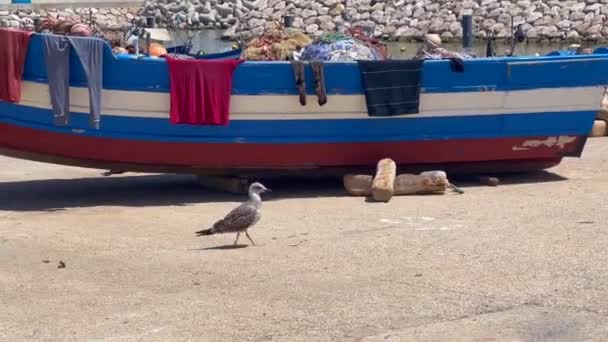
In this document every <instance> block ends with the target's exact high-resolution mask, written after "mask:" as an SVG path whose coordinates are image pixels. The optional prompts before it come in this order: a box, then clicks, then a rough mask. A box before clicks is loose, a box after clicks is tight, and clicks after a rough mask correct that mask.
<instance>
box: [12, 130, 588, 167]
mask: <svg viewBox="0 0 608 342" xmlns="http://www.w3.org/2000/svg"><path fill="white" fill-rule="evenodd" d="M562 139H564V140H562ZM584 143H585V138H584V137H580V136H579V137H574V136H573V137H562V138H560V139H559V140H558V137H542V136H541V137H526V138H493V139H462V140H434V141H405V142H376V143H318V144H310V143H307V144H223V143H186V142H184V143H181V142H157V141H141V140H126V139H109V138H99V137H90V136H79V135H75V134H63V133H56V132H48V131H44V130H36V129H31V128H24V127H19V126H14V125H8V124H0V147H4V148H9V149H14V150H19V151H24V152H32V153H38V154H44V155H50V156H58V157H68V158H73V159H82V160H88V161H98V162H108V163H131V164H142V165H147V164H149V165H167V166H191V167H204V168H232V167H239V168H248V167H251V168H292V167H293V168H297V167H314V166H366V165H375V163H376V162H377V161H378V160H379V159H380V158H384V157H390V158H392V159H394V160H395V161H396V162H397V163H398V164H434V163H458V162H478V161H509V160H534V159H552V158H553V159H555V158H561V157H563V156H571V155H572V156H576V155H579V154H580V152H581V151H582V148H583V145H584Z"/></svg>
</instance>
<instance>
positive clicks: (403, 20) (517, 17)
mask: <svg viewBox="0 0 608 342" xmlns="http://www.w3.org/2000/svg"><path fill="white" fill-rule="evenodd" d="M463 10H470V11H472V12H473V14H474V17H475V33H476V36H477V37H484V36H485V35H486V32H489V31H491V32H493V33H494V35H495V36H496V37H497V38H506V37H508V36H509V35H510V23H511V16H513V18H514V21H515V22H516V24H517V23H521V24H523V25H522V29H523V30H524V32H526V34H527V36H528V38H530V40H543V39H550V40H571V41H581V40H605V39H606V38H608V22H606V18H608V0H579V1H574V0H502V1H501V0H463V1H459V0H389V1H384V0H179V1H174V0H147V1H146V2H145V4H144V6H143V7H142V8H140V9H139V10H135V9H111V10H107V9H100V10H94V13H93V16H92V18H93V21H94V22H95V23H97V25H98V26H99V28H101V29H103V30H116V29H120V28H122V26H124V25H127V24H128V23H129V22H130V21H131V19H133V18H134V17H135V18H137V19H138V20H143V18H144V17H145V16H153V17H155V20H156V22H157V23H158V25H159V26H161V27H162V26H171V27H174V28H181V29H202V28H217V29H222V30H225V36H226V37H234V35H235V33H237V32H238V33H241V34H243V35H244V36H251V35H258V34H260V33H262V32H263V31H264V28H265V27H271V26H272V25H273V21H281V20H282V17H283V16H284V15H287V14H289V15H293V16H294V17H295V20H294V26H295V27H298V28H302V29H304V30H306V32H308V33H309V34H312V35H317V34H319V33H321V32H322V31H329V30H333V29H336V28H338V27H344V26H350V25H363V26H367V27H371V28H373V31H374V35H375V36H378V37H379V36H384V37H386V38H392V39H399V40H411V39H414V38H417V37H420V36H422V35H424V34H425V33H427V32H436V33H439V34H440V35H441V36H442V37H443V39H444V40H446V41H448V40H452V39H458V38H459V37H461V36H462V29H461V26H460V21H459V20H460V14H461V13H462V11H463ZM48 13H49V14H52V15H54V16H67V15H74V16H81V17H84V18H88V10H84V9H82V10H79V9H76V10H70V9H65V10H61V11H51V10H49V11H48ZM33 15H34V16H35V15H41V16H45V15H46V13H33V12H31V11H30V12H27V11H23V10H20V11H18V12H14V13H8V12H0V25H3V26H18V25H21V26H23V25H29V24H30V22H31V17H32V16H33ZM604 23H606V25H604Z"/></svg>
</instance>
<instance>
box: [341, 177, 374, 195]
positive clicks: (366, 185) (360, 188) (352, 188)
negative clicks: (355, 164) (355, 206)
mask: <svg viewBox="0 0 608 342" xmlns="http://www.w3.org/2000/svg"><path fill="white" fill-rule="evenodd" d="M373 180H374V177H373V176H370V175H354V174H350V173H349V174H346V175H344V177H343V178H342V181H343V182H344V189H346V192H348V193H349V194H350V195H353V196H369V195H371V194H372V182H373Z"/></svg>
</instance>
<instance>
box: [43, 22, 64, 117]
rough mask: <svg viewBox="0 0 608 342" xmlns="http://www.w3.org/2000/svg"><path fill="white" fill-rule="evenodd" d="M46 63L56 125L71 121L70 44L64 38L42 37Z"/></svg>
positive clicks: (46, 35)
mask: <svg viewBox="0 0 608 342" xmlns="http://www.w3.org/2000/svg"><path fill="white" fill-rule="evenodd" d="M42 45H43V46H44V61H45V64H46V75H47V78H48V84H49V94H50V96H51V106H52V107H53V116H54V118H55V124H56V125H67V124H68V123H69V121H70V83H69V80H70V50H71V49H70V43H69V41H68V40H67V38H66V37H64V36H55V35H49V34H44V35H42Z"/></svg>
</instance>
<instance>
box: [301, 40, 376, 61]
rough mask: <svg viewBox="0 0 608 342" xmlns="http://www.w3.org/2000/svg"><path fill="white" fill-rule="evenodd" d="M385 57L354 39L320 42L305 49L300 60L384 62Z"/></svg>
mask: <svg viewBox="0 0 608 342" xmlns="http://www.w3.org/2000/svg"><path fill="white" fill-rule="evenodd" d="M382 59H384V57H383V56H382V54H381V53H380V52H379V51H378V50H376V49H375V48H374V47H371V46H368V45H365V44H364V43H361V42H359V41H357V40H355V39H353V38H345V39H340V40H337V41H327V40H323V39H321V40H319V41H316V42H314V43H312V44H310V45H308V46H307V47H306V48H304V51H302V55H301V56H300V60H302V61H313V60H315V61H326V62H349V61H356V60H374V61H375V60H382Z"/></svg>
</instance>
